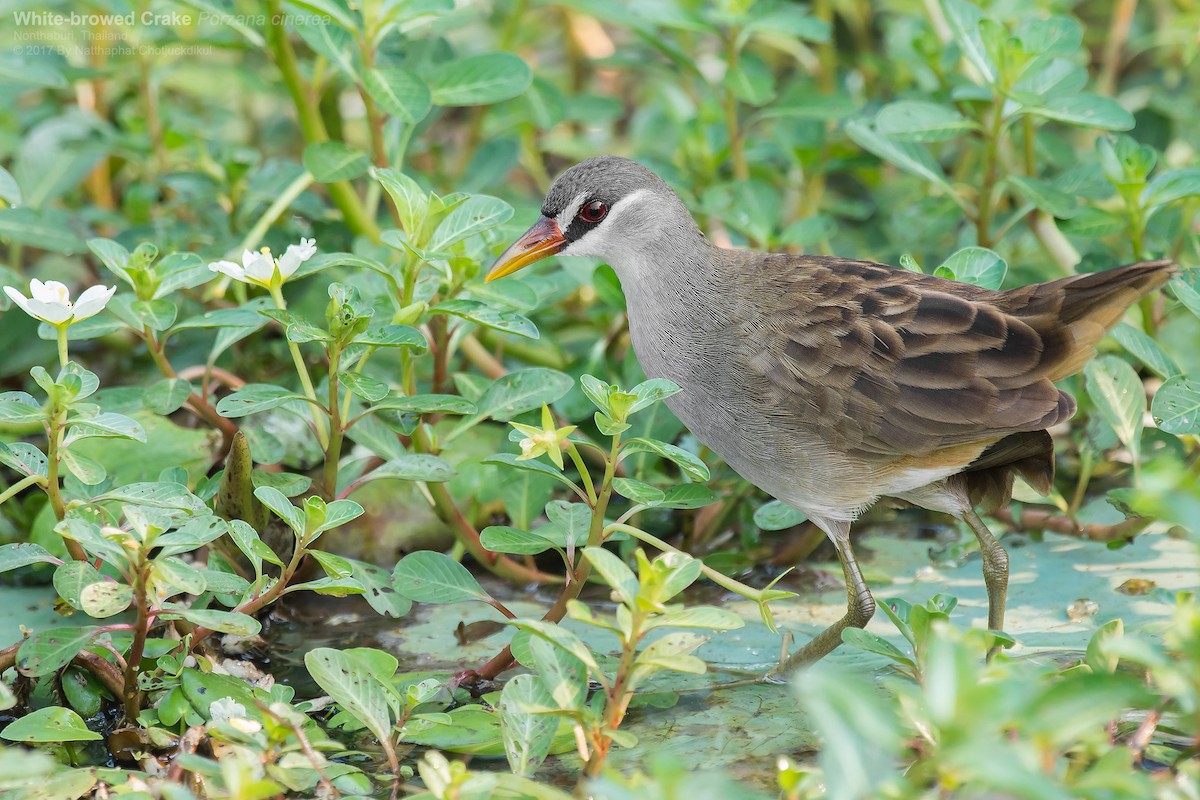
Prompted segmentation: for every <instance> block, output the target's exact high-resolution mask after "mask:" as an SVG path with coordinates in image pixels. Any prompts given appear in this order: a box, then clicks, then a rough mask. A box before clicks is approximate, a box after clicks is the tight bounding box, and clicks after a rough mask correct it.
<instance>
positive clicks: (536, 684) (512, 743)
mask: <svg viewBox="0 0 1200 800" xmlns="http://www.w3.org/2000/svg"><path fill="white" fill-rule="evenodd" d="M530 706H532V707H535V708H553V707H554V698H552V697H551V696H550V694H549V692H547V691H546V687H545V686H543V685H542V681H541V679H539V678H538V677H537V676H534V675H517V676H516V677H514V678H513V679H512V680H510V681H509V682H508V683H506V684H505V685H504V690H503V691H502V692H501V693H500V703H499V709H498V710H499V712H500V733H501V735H502V736H503V737H504V753H505V755H506V756H507V757H508V766H509V769H511V770H512V771H513V773H515V774H517V775H523V776H526V777H528V776H530V775H532V774H533V773H534V772H535V771H536V770H537V768H538V767H539V766H541V764H542V762H543V761H545V760H546V756H547V755H549V754H550V747H551V745H553V744H554V734H555V732H556V731H557V730H558V718H557V717H555V716H553V715H550V714H545V713H536V712H535V711H530V710H527V709H528V707H530Z"/></svg>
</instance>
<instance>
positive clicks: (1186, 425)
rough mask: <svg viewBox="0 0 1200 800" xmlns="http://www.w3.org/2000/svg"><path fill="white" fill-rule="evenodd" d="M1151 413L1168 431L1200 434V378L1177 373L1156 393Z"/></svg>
mask: <svg viewBox="0 0 1200 800" xmlns="http://www.w3.org/2000/svg"><path fill="white" fill-rule="evenodd" d="M1150 413H1151V414H1152V415H1153V417H1154V422H1155V424H1157V425H1158V427H1159V429H1160V430H1164V431H1166V432H1167V433H1174V434H1176V435H1179V436H1183V435H1193V436H1194V435H1196V434H1200V379H1197V378H1193V377H1188V376H1185V375H1176V376H1175V377H1173V378H1171V379H1170V380H1168V381H1167V382H1166V383H1164V384H1163V385H1162V386H1160V387H1158V391H1157V392H1155V393H1154V402H1153V403H1151V405H1150Z"/></svg>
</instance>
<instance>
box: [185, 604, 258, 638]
mask: <svg viewBox="0 0 1200 800" xmlns="http://www.w3.org/2000/svg"><path fill="white" fill-rule="evenodd" d="M174 617H182V618H183V619H186V620H187V621H188V622H190V623H192V624H193V625H200V626H203V627H205V628H210V629H212V630H214V631H219V632H221V633H231V634H233V635H234V636H257V635H258V634H259V633H260V632H261V631H262V623H260V622H259V621H258V620H256V619H255V618H254V617H251V616H249V615H247V614H239V613H237V612H235V611H219V610H216V609H211V608H183V607H181V606H176V605H164V606H163V614H162V618H163V619H172V618H174Z"/></svg>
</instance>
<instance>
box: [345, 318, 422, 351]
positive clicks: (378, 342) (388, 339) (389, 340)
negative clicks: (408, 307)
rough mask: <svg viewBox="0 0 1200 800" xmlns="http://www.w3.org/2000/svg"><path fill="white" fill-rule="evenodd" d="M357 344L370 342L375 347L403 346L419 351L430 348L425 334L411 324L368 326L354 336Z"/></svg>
mask: <svg viewBox="0 0 1200 800" xmlns="http://www.w3.org/2000/svg"><path fill="white" fill-rule="evenodd" d="M354 343H355V344H369V345H374V346H375V347H403V348H406V349H408V350H413V351H415V352H418V353H423V352H425V351H426V350H428V349H429V343H428V342H427V341H425V335H424V334H423V333H421V332H420V331H419V330H417V329H416V328H414V327H412V326H411V325H384V326H383V327H381V328H368V329H367V330H366V331H364V332H363V333H360V334H359V335H358V336H355V337H354Z"/></svg>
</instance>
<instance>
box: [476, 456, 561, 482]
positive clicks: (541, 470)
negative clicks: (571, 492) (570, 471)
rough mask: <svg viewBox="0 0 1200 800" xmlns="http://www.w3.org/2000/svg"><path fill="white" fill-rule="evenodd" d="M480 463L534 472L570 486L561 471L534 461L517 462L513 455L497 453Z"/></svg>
mask: <svg viewBox="0 0 1200 800" xmlns="http://www.w3.org/2000/svg"><path fill="white" fill-rule="evenodd" d="M482 463H484V464H500V465H502V466H505V467H511V468H512V469H519V470H523V471H525V472H535V473H537V474H539V475H547V476H549V477H551V478H554V479H555V480H557V481H559V482H561V483H563V484H566V485H567V486H571V485H572V483H571V479H570V478H568V477H567V476H566V475H564V474H563V473H562V471H561V470H559V469H557V468H555V467H553V466H551V465H550V464H546V463H544V462H541V461H538V460H536V459H527V460H525V461H518V460H517V455H516V454H515V453H497V454H496V455H493V456H488V457H487V458H485V459H483V461H482Z"/></svg>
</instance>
